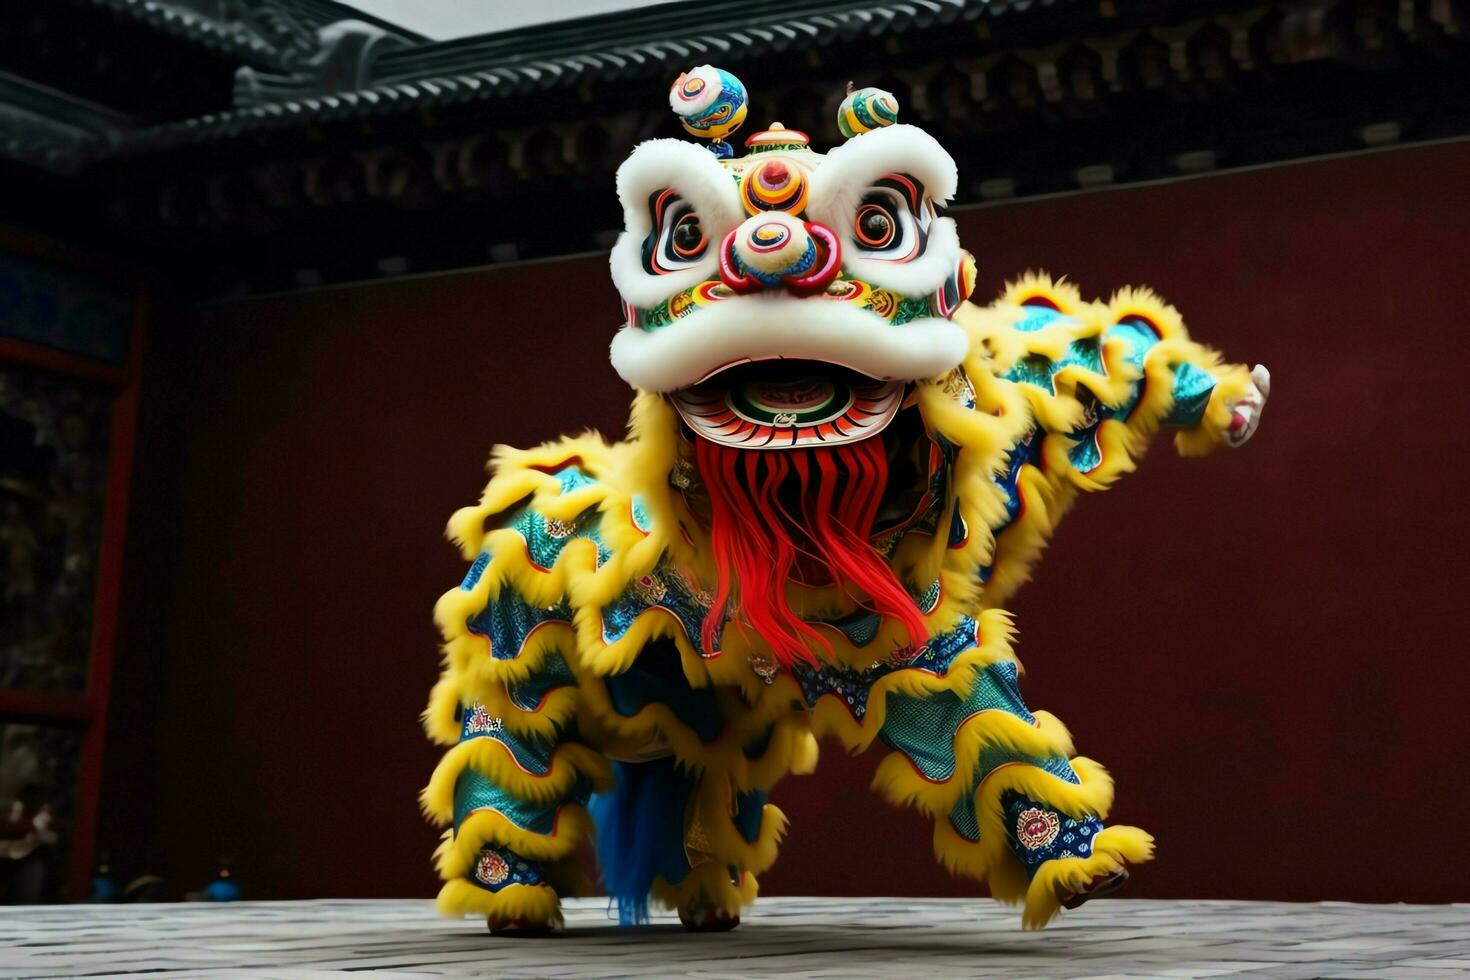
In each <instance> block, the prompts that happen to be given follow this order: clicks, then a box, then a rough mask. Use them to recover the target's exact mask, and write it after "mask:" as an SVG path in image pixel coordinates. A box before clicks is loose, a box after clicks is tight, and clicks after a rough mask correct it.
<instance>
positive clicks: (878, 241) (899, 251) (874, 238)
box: [852, 174, 933, 262]
mask: <svg viewBox="0 0 1470 980" xmlns="http://www.w3.org/2000/svg"><path fill="white" fill-rule="evenodd" d="M932 217H933V214H932V213H931V211H930V208H929V206H928V202H927V201H926V199H925V197H924V185H923V184H921V183H919V181H918V180H917V179H916V178H914V177H911V176H909V175H907V174H889V175H888V176H887V177H882V178H880V179H878V180H876V181H874V182H873V185H872V186H871V187H869V188H868V190H867V192H866V193H865V194H863V199H862V203H861V204H859V205H858V209H857V213H856V214H854V215H853V216H852V244H853V247H854V248H855V249H856V251H857V254H858V255H860V256H863V257H864V258H870V259H882V260H883V261H885V262H908V261H911V260H913V259H916V258H918V257H919V256H920V255H922V254H924V245H925V242H926V240H927V239H928V236H929V235H928V233H929V222H930V220H931V219H932Z"/></svg>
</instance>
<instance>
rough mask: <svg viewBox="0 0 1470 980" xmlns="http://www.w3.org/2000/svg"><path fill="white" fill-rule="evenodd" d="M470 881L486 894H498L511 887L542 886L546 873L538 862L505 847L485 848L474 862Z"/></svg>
mask: <svg viewBox="0 0 1470 980" xmlns="http://www.w3.org/2000/svg"><path fill="white" fill-rule="evenodd" d="M469 880H470V881H472V882H474V883H475V884H476V885H478V886H479V887H481V888H483V889H485V890H486V891H487V892H498V891H500V890H501V889H502V888H509V887H510V886H511V885H543V884H545V883H546V873H545V872H544V871H542V870H541V865H540V863H539V862H536V861H530V860H527V859H526V858H523V857H521V856H520V855H519V854H517V853H515V852H514V851H512V850H510V849H509V848H505V847H494V846H492V847H487V848H485V849H484V850H482V851H481V852H480V856H479V857H478V858H477V859H476V860H475V867H474V870H472V871H471V872H470V879H469Z"/></svg>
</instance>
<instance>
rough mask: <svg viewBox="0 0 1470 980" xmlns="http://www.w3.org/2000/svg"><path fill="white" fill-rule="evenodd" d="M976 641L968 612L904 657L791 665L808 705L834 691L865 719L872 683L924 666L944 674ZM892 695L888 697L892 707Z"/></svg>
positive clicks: (857, 715)
mask: <svg viewBox="0 0 1470 980" xmlns="http://www.w3.org/2000/svg"><path fill="white" fill-rule="evenodd" d="M974 645H975V621H974V620H973V619H970V618H969V617H968V616H966V617H964V618H962V619H961V620H960V622H959V624H958V625H956V626H955V628H954V629H952V630H950V631H948V632H946V633H941V634H940V635H939V636H936V637H934V638H932V639H931V640H930V641H929V642H928V643H926V644H924V646H923V648H922V649H921V650H920V651H919V652H918V653H917V654H916V655H914V656H913V657H911V658H908V659H905V658H904V657H902V656H894V657H890V658H888V659H885V660H880V661H878V662H877V663H875V664H873V665H872V666H870V667H866V668H863V669H862V670H858V669H855V668H853V667H846V666H839V665H836V664H823V665H822V666H821V667H811V666H808V665H805V664H797V665H796V666H794V667H793V668H792V669H791V673H792V675H793V676H794V677H795V678H796V682H797V684H799V685H800V686H801V694H802V698H803V700H805V701H806V704H807V707H813V706H814V705H816V703H817V701H818V699H820V698H821V697H823V696H824V695H827V694H834V695H836V696H837V697H839V698H841V699H842V702H843V703H844V704H846V705H847V708H848V710H849V711H851V712H852V715H853V717H854V718H856V719H857V720H858V721H862V720H863V718H864V717H865V716H866V715H867V713H868V697H869V695H870V694H871V693H872V687H873V684H874V683H876V682H877V681H878V680H879V679H880V678H882V677H885V676H887V675H888V674H891V673H893V672H894V671H896V670H923V671H927V672H928V673H931V674H935V675H937V676H939V677H943V676H944V675H945V674H947V673H948V672H949V665H950V664H951V663H952V662H953V661H954V658H955V657H957V656H959V655H960V654H961V653H964V652H965V651H966V650H968V649H970V648H971V647H973V646H974ZM892 703H893V702H892V697H890V699H889V705H890V710H891V709H892Z"/></svg>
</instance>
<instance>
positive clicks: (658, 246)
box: [643, 188, 709, 276]
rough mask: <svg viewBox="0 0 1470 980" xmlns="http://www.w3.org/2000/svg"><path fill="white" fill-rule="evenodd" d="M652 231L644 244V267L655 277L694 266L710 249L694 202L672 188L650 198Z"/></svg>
mask: <svg viewBox="0 0 1470 980" xmlns="http://www.w3.org/2000/svg"><path fill="white" fill-rule="evenodd" d="M648 207H649V217H650V218H651V219H652V221H651V222H650V223H651V224H652V226H653V227H652V230H650V231H649V233H648V238H647V239H646V240H645V241H644V243H643V268H644V269H645V270H647V271H648V272H649V273H651V274H652V275H655V276H662V275H667V274H668V273H670V272H679V271H681V270H683V269H687V268H689V267H690V266H693V265H695V264H697V263H698V262H699V260H700V259H702V258H703V257H704V256H705V254H706V253H707V252H708V251H709V239H708V238H707V237H706V236H705V233H704V226H703V224H701V223H700V220H699V214H698V212H696V211H695V210H694V205H692V204H690V203H689V202H688V201H686V200H684V199H683V198H682V197H680V196H679V193H678V191H675V190H674V189H673V188H669V189H668V190H663V191H659V192H657V193H656V194H654V195H653V196H652V197H650V198H649V201H648Z"/></svg>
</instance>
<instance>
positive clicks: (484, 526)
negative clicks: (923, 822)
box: [422, 65, 1269, 933]
mask: <svg viewBox="0 0 1470 980" xmlns="http://www.w3.org/2000/svg"><path fill="white" fill-rule="evenodd" d="M670 103H671V105H672V107H673V109H674V110H675V112H676V113H678V115H679V116H680V119H681V121H682V122H683V124H684V126H685V128H686V129H687V130H689V132H691V133H693V134H695V135H697V136H701V137H707V138H710V139H712V140H714V141H715V142H714V143H713V144H711V145H710V146H701V145H699V144H697V143H692V142H685V141H680V140H674V139H657V140H651V141H649V142H645V143H643V144H641V145H639V146H638V147H637V148H636V149H635V150H634V151H633V152H632V154H631V155H630V156H629V157H628V159H627V160H626V161H625V162H624V163H623V165H622V166H621V167H620V168H619V170H618V174H617V191H618V196H619V198H620V199H621V202H622V206H623V212H624V217H625V225H626V227H625V230H624V232H623V234H622V236H621V238H620V239H619V240H618V242H617V243H616V245H615V246H614V248H613V250H612V256H611V265H612V276H613V281H614V283H615V284H616V286H617V288H618V291H619V292H620V294H621V296H622V299H623V303H624V309H625V313H626V315H627V322H626V324H625V325H624V326H623V327H622V328H621V330H619V331H618V332H617V334H616V336H615V337H614V338H613V341H612V351H611V353H612V365H613V367H614V368H615V369H616V370H617V372H618V373H619V374H620V375H621V376H622V377H623V379H624V380H626V381H627V382H628V383H629V384H630V385H631V386H632V387H633V388H634V389H636V391H637V394H636V397H635V399H634V402H633V408H632V416H631V421H630V423H629V429H630V437H629V438H628V440H627V441H625V442H618V443H613V444H609V443H608V442H606V441H604V440H603V439H602V438H601V437H599V436H597V435H596V434H588V435H582V436H578V437H575V438H566V439H562V440H561V441H558V442H552V443H548V444H546V445H543V446H540V447H537V448H535V449H530V450H513V449H509V448H505V447H501V448H499V449H497V450H496V452H495V455H494V459H493V474H494V475H493V478H492V479H491V480H490V483H489V485H488V486H487V487H486V488H485V491H484V494H483V496H482V497H481V499H480V502H479V504H477V505H475V506H473V507H467V508H465V509H463V510H461V511H459V512H458V513H456V514H455V515H454V516H453V518H452V519H451V520H450V523H449V532H448V533H449V535H450V537H451V538H452V539H453V540H454V541H455V542H457V543H458V544H459V546H460V547H461V548H462V550H463V553H464V556H465V559H466V560H467V561H469V562H470V566H469V571H468V573H467V574H466V575H465V577H464V581H463V582H461V583H460V584H459V585H458V586H457V587H455V588H453V589H451V590H450V591H449V592H448V593H446V594H445V595H444V596H443V597H442V598H441V599H440V600H439V603H438V605H437V607H436V610H435V618H436V620H437V623H438V625H439V627H440V629H441V630H442V632H443V635H444V640H445V646H444V652H445V668H444V672H443V675H442V678H441V679H440V681H439V683H438V685H437V686H436V687H435V688H434V691H433V693H432V695H431V699H430V704H429V707H428V709H427V711H426V712H425V715H424V718H425V724H426V728H427V730H428V732H429V734H430V736H431V737H432V738H433V739H434V740H435V741H437V742H439V743H441V744H444V745H446V746H449V748H448V750H447V751H446V752H445V754H444V756H443V760H442V761H441V762H440V763H439V765H438V767H437V768H436V770H435V771H434V773H433V776H432V778H431V780H430V782H429V785H428V787H427V788H426V789H425V790H424V792H423V795H422V802H423V806H424V809H425V811H426V812H427V813H428V814H429V816H430V817H431V818H433V819H434V820H436V821H439V822H441V823H444V824H448V825H450V829H448V830H447V831H446V832H445V835H444V840H443V843H442V845H441V846H440V848H439V850H438V852H437V855H436V860H437V863H438V870H439V873H440V876H441V877H442V878H443V880H444V882H445V884H444V886H443V890H442V891H441V892H440V894H439V905H440V908H441V910H442V911H443V912H445V913H446V914H451V915H464V914H467V913H476V914H479V915H484V916H485V917H486V918H487V920H488V922H489V925H490V928H491V930H492V931H495V932H507V933H513V932H544V931H548V930H553V929H556V928H558V927H559V926H560V923H561V913H560V910H559V898H558V896H560V895H566V894H575V893H582V892H585V890H586V889H587V888H588V886H589V882H587V881H585V880H583V879H584V878H585V875H584V873H583V872H582V871H581V870H580V868H581V865H580V862H579V860H578V858H577V851H578V849H579V845H581V844H582V842H583V841H585V840H587V839H588V838H590V837H592V836H594V830H595V836H596V839H597V848H598V857H599V860H600V864H601V870H602V877H603V881H604V884H605V886H606V888H607V891H608V892H609V894H611V895H612V896H614V897H615V898H616V899H617V901H618V906H619V912H620V916H621V918H622V920H623V921H624V922H632V921H640V920H642V919H644V918H646V916H647V912H648V905H649V901H650V899H652V900H655V901H657V902H659V903H661V904H663V905H666V906H669V907H672V908H676V909H677V910H678V911H679V915H680V918H681V919H682V920H683V921H684V923H685V925H687V926H689V927H691V928H694V929H710V930H714V929H725V928H731V927H733V926H734V925H735V924H737V923H738V921H739V912H740V909H741V906H742V905H744V904H745V903H748V902H750V901H752V900H753V899H754V898H755V895H756V875H757V874H759V873H761V872H762V871H764V870H765V869H767V868H769V867H770V866H771V865H772V863H773V862H774V861H775V860H776V852H777V846H778V844H779V842H780V840H781V836H782V832H783V829H784V825H785V818H784V817H783V816H782V814H781V812H780V811H779V810H778V809H777V808H776V807H775V806H772V805H771V804H770V803H768V802H767V798H768V796H769V794H770V792H771V789H772V787H773V786H775V784H776V783H777V782H778V781H779V780H780V779H781V778H782V777H784V776H786V775H787V774H805V773H810V772H812V771H813V769H814V768H815V766H816V763H817V739H818V738H819V737H824V736H827V737H835V738H836V739H838V740H839V741H840V742H841V743H842V744H843V745H844V746H845V747H846V748H847V749H848V750H850V751H852V752H857V751H861V750H863V749H866V748H867V747H868V746H869V745H871V744H872V743H873V742H875V741H876V742H881V743H882V744H883V745H884V746H885V747H886V749H887V755H886V757H885V758H884V759H883V760H882V762H881V764H880V765H879V766H878V770H877V774H876V776H875V779H874V785H875V788H876V789H877V790H878V791H879V793H881V794H882V795H883V796H884V797H885V798H887V799H888V800H889V801H891V802H893V803H895V804H902V805H911V806H916V807H918V808H919V809H921V810H923V811H924V812H925V813H927V814H929V815H931V816H932V817H933V819H934V835H933V846H934V851H935V854H936V855H937V856H938V858H939V860H940V861H941V862H942V863H943V864H944V866H945V867H946V868H947V869H948V870H950V871H951V872H952V873H956V874H960V875H967V876H970V877H973V878H976V879H981V880H985V881H987V882H988V883H989V888H990V891H991V893H992V894H993V895H994V896H996V897H997V898H999V899H1002V900H1004V901H1008V902H1021V903H1023V904H1024V917H1023V921H1024V924H1025V925H1026V926H1028V927H1039V926H1041V925H1043V924H1045V923H1046V922H1047V921H1048V920H1049V919H1050V918H1051V917H1052V916H1054V915H1055V914H1056V913H1057V911H1058V910H1059V909H1060V908H1061V907H1063V906H1066V907H1074V906H1075V905H1077V904H1079V903H1080V902H1082V901H1084V900H1086V899H1088V898H1091V897H1094V896H1096V895H1100V894H1103V893H1105V892H1107V891H1110V890H1112V889H1113V888H1115V887H1116V886H1117V885H1118V884H1120V883H1121V882H1122V881H1123V880H1124V879H1125V878H1126V877H1127V873H1128V872H1127V870H1126V869H1127V866H1128V865H1129V864H1130V863H1137V862H1142V861H1145V860H1147V859H1148V858H1149V857H1150V856H1151V854H1152V838H1150V836H1149V835H1148V834H1147V833H1145V832H1143V831H1142V830H1139V829H1137V828H1134V827H1127V826H1116V825H1114V826H1105V825H1104V824H1103V820H1104V819H1105V817H1106V816H1107V812H1108V809H1109V805H1110V804H1111V802H1112V797H1113V787H1112V781H1111V780H1110V779H1109V777H1108V774H1107V773H1106V771H1105V770H1104V769H1103V768H1102V767H1101V766H1099V765H1098V764H1097V763H1095V762H1093V761H1091V760H1089V759H1086V758H1081V757H1074V754H1073V746H1072V738H1071V736H1070V735H1069V734H1068V732H1067V730H1066V728H1064V727H1063V725H1062V723H1061V722H1060V721H1058V720H1057V719H1056V718H1055V717H1054V716H1052V715H1050V714H1048V713H1046V712H1044V711H1032V710H1030V709H1029V708H1028V707H1027V706H1026V704H1025V703H1024V702H1023V701H1022V699H1021V694H1020V691H1019V689H1018V686H1017V675H1018V673H1019V669H1020V668H1019V665H1018V664H1017V661H1016V658H1015V656H1014V655H1013V654H1012V651H1011V639H1012V635H1013V631H1012V627H1011V621H1010V619H1009V617H1008V616H1007V614H1006V612H1005V609H1004V605H1005V603H1006V601H1007V600H1008V599H1009V598H1010V597H1011V595H1012V594H1013V593H1014V592H1015V591H1016V589H1017V587H1018V586H1020V585H1021V584H1022V583H1023V582H1024V581H1025V580H1026V578H1027V575H1028V571H1029V568H1030V566H1031V565H1032V563H1033V562H1034V561H1035V560H1036V558H1037V556H1038V554H1039V553H1040V551H1041V550H1042V548H1043V546H1044V545H1045V543H1046V541H1047V539H1048V537H1049V535H1050V534H1051V533H1052V530H1053V528H1054V527H1055V525H1056V523H1057V521H1058V519H1059V518H1060V517H1061V516H1062V514H1063V513H1064V512H1065V511H1066V509H1067V508H1068V506H1069V505H1070V504H1071V503H1072V501H1073V499H1074V498H1075V496H1076V495H1077V493H1078V492H1079V491H1085V490H1101V489H1103V488H1105V487H1107V486H1109V485H1110V484H1112V483H1113V482H1114V481H1115V480H1116V479H1117V478H1118V477H1119V476H1120V475H1122V474H1123V473H1126V472H1128V471H1130V470H1131V469H1133V467H1134V463H1135V460H1136V459H1137V458H1138V456H1139V455H1140V453H1141V452H1142V451H1143V449H1144V448H1145V445H1146V443H1147V442H1148V440H1149V438H1150V436H1152V435H1153V434H1154V432H1155V430H1157V429H1158V428H1160V427H1161V426H1167V427H1171V428H1173V429H1175V430H1176V431H1177V434H1176V435H1175V444H1176V445H1177V447H1178V448H1179V450H1180V451H1181V452H1183V453H1187V454H1199V453H1203V452H1205V451H1207V450H1209V449H1211V448H1212V447H1214V446H1216V445H1219V444H1225V445H1228V446H1236V445H1239V444H1241V443H1243V442H1245V440H1246V439H1247V438H1249V437H1250V435H1251V434H1252V433H1253V431H1254V429H1255V426H1256V423H1257V421H1258V420H1259V418H1260V411H1261V408H1262V406H1263V403H1264V400H1265V396H1266V394H1267V392H1268V385H1269V376H1268V375H1267V374H1266V372H1265V369H1264V368H1261V367H1259V366H1258V367H1257V368H1256V369H1255V371H1254V372H1251V371H1247V370H1246V369H1245V368H1243V367H1239V366H1228V365H1225V364H1223V363H1222V362H1221V360H1220V359H1219V357H1218V356H1217V355H1216V354H1214V353H1212V352H1211V351H1209V350H1207V349H1206V348H1204V347H1202V346H1200V345H1199V344H1196V343H1194V342H1193V341H1191V340H1190V339H1189V337H1188V336H1187V334H1186V332H1185V329H1184V325H1183V323H1182V322H1181V320H1180V318H1179V315H1178V313H1176V312H1175V310H1174V309H1173V308H1172V307H1170V306H1168V305H1166V304H1165V303H1163V302H1162V301H1161V300H1159V299H1158V298H1157V297H1156V296H1154V295H1153V294H1152V293H1150V292H1148V291H1146V290H1139V289H1132V290H1123V291H1121V292H1119V293H1117V294H1116V295H1115V296H1114V297H1113V298H1112V299H1111V300H1110V301H1109V302H1107V303H1099V302H1088V301H1084V300H1083V299H1082V298H1081V296H1080V295H1079V294H1078V292H1077V291H1076V290H1075V289H1073V288H1072V287H1071V286H1069V285H1067V284H1065V283H1061V282H1054V281H1052V280H1050V279H1047V278H1045V277H1042V276H1028V277H1026V278H1024V279H1022V280H1021V281H1019V282H1016V283H1014V284H1012V285H1011V286H1010V287H1009V288H1008V289H1007V290H1006V292H1005V294H1004V295H1003V296H1002V297H1001V298H1000V300H999V301H998V302H996V303H994V304H992V305H991V306H988V307H985V308H980V307H977V306H973V305H971V304H969V303H968V302H967V298H968V296H969V294H970V292H971V289H972V286H973V283H974V270H975V267H974V262H973V260H972V259H971V257H970V255H969V254H968V253H967V252H965V251H963V250H962V249H961V248H960V243H959V238H958V234H957V232H956V228H955V224H954V221H953V220H952V219H950V218H946V217H942V216H941V215H940V211H939V207H940V205H942V204H943V203H944V202H946V201H947V200H948V199H949V198H950V197H951V196H952V195H953V194H954V192H955V187H956V169H955V164H954V161H953V160H952V159H951V158H950V156H949V154H948V153H946V152H945V151H944V149H943V148H941V147H940V145H939V144H938V143H937V142H936V141H935V140H934V139H933V138H932V137H930V136H929V135H927V134H926V133H924V132H923V131H922V130H920V129H917V128H915V127H913V126H908V125H901V124H898V123H897V116H898V105H897V102H896V100H895V99H894V98H893V96H892V95H891V94H889V93H887V92H883V91H881V90H878V89H862V90H860V91H857V92H849V94H848V95H847V98H846V99H845V100H844V101H843V103H842V106H841V108H840V109H839V128H840V129H841V130H842V132H843V135H844V136H846V137H847V140H846V142H845V143H843V144H842V145H841V146H838V147H837V148H836V149H833V150H831V151H830V152H828V153H827V154H826V155H825V156H824V155H821V154H818V153H816V152H814V151H813V150H812V149H811V148H810V146H809V139H808V137H807V136H806V135H805V134H803V133H800V132H797V131H794V130H788V129H784V128H783V127H782V126H781V125H780V124H779V123H775V124H772V125H771V126H770V128H769V129H767V130H764V131H762V132H758V133H756V134H755V135H753V136H751V137H749V138H748V139H747V140H746V144H745V145H746V147H747V149H748V152H747V154H746V155H745V156H744V157H739V158H737V157H736V156H735V154H734V152H733V150H732V148H731V147H730V145H729V144H728V143H726V142H724V141H723V140H722V137H724V136H726V135H728V134H729V133H731V132H732V131H733V130H734V129H735V128H736V127H738V126H739V125H740V124H741V122H742V121H743V120H744V118H745V115H746V97H745V90H744V88H743V86H742V85H741V84H740V82H739V81H738V80H737V79H736V78H734V77H733V76H732V75H730V74H729V73H728V72H725V71H722V70H720V69H717V68H714V67H711V66H708V65H706V66H703V67H700V68H697V69H695V70H693V71H691V72H689V73H687V74H686V75H683V76H681V77H680V78H679V80H678V81H677V82H676V83H675V85H674V87H673V89H672V91H671V93H670ZM711 149H713V151H714V152H713V153H712V152H711Z"/></svg>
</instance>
